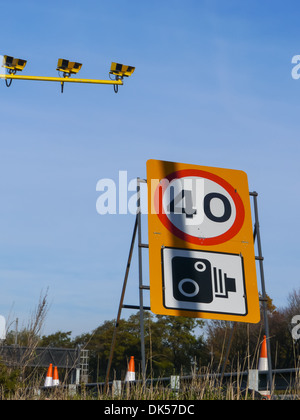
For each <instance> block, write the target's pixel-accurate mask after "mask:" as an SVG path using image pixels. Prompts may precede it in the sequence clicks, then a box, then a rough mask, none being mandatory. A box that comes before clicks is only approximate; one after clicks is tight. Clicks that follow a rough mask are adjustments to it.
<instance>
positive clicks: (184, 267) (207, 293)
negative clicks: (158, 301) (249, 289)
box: [172, 257, 236, 303]
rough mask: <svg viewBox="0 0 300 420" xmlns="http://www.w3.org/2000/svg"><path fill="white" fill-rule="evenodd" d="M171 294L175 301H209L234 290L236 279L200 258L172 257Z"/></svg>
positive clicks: (225, 296)
mask: <svg viewBox="0 0 300 420" xmlns="http://www.w3.org/2000/svg"><path fill="white" fill-rule="evenodd" d="M172 282H173V296H174V298H175V299H176V300H177V301H184V302H197V303H211V302H213V300H214V299H215V298H224V299H228V296H229V295H228V293H229V292H236V279H234V278H232V277H228V276H227V274H226V273H224V272H223V271H222V269H220V268H217V267H213V266H212V264H211V263H210V261H208V260H207V259H202V258H187V257H174V258H173V259H172Z"/></svg>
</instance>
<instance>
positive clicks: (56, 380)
mask: <svg viewBox="0 0 300 420" xmlns="http://www.w3.org/2000/svg"><path fill="white" fill-rule="evenodd" d="M58 385H59V378H58V370H57V366H54V372H53V386H58Z"/></svg>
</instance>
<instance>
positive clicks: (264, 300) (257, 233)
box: [250, 191, 273, 393]
mask: <svg viewBox="0 0 300 420" xmlns="http://www.w3.org/2000/svg"><path fill="white" fill-rule="evenodd" d="M250 195H252V196H253V202H254V215H255V229H254V236H255V238H254V239H256V240H257V249H258V260H259V268H260V278H261V290H262V304H263V314H264V324H265V333H266V337H267V350H268V379H269V387H270V393H272V387H273V378H272V360H271V346H270V331H269V320H268V308H267V293H266V285H265V276H264V266H263V255H262V246H261V237H260V228H259V218H258V205H257V196H258V193H257V192H256V191H254V192H253V193H250Z"/></svg>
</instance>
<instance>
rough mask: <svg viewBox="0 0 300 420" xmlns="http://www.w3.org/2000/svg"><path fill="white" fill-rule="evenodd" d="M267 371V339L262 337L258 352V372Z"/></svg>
mask: <svg viewBox="0 0 300 420" xmlns="http://www.w3.org/2000/svg"><path fill="white" fill-rule="evenodd" d="M268 369H269V365H268V353H267V337H266V336H265V335H264V339H263V342H262V345H261V350H260V357H259V362H258V370H259V371H262V370H268Z"/></svg>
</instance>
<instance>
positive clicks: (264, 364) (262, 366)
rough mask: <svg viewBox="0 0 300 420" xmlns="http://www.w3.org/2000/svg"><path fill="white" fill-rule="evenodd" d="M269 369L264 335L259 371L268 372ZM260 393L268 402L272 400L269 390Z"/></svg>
mask: <svg viewBox="0 0 300 420" xmlns="http://www.w3.org/2000/svg"><path fill="white" fill-rule="evenodd" d="M268 369H269V364H268V350H267V337H266V336H265V335H264V339H263V342H262V345H261V350H260V357H259V362H258V371H266V370H268ZM259 393H260V394H261V395H262V396H263V397H265V398H266V399H267V400H270V399H271V394H270V391H269V390H268V389H267V390H264V391H263V390H261V391H259Z"/></svg>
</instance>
